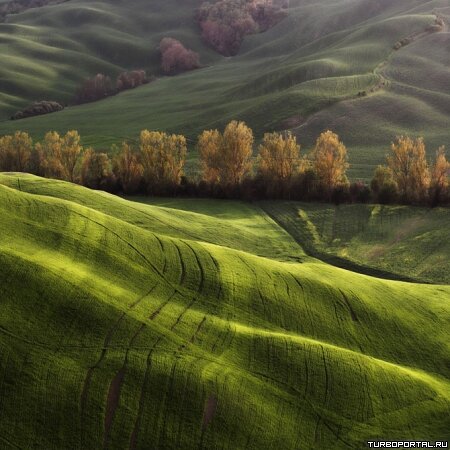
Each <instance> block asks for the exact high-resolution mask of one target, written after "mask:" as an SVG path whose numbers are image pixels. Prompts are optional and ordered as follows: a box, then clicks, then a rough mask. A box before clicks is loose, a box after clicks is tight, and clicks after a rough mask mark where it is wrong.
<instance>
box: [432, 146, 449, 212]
mask: <svg viewBox="0 0 450 450" xmlns="http://www.w3.org/2000/svg"><path fill="white" fill-rule="evenodd" d="M449 175H450V162H449V161H447V157H446V155H445V147H440V148H439V149H438V151H437V152H436V158H435V161H434V164H433V166H432V167H431V182H430V195H431V200H432V204H433V205H437V204H439V203H445V202H446V201H449V200H450V197H449V194H450V192H449Z"/></svg>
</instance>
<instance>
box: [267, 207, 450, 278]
mask: <svg viewBox="0 0 450 450" xmlns="http://www.w3.org/2000/svg"><path fill="white" fill-rule="evenodd" d="M262 207H263V209H264V210H266V211H267V212H268V213H269V214H270V215H271V217H273V218H274V220H276V221H277V222H278V223H279V224H280V225H281V226H282V227H283V228H285V229H286V230H287V231H288V232H289V233H290V234H291V235H292V236H293V237H294V238H295V239H296V240H297V241H298V242H302V243H303V247H304V249H305V250H306V251H307V252H308V254H311V255H314V256H317V257H318V258H320V259H323V260H325V261H327V262H330V263H331V264H336V265H338V266H341V267H346V268H349V269H350V270H357V271H362V272H363V273H369V274H374V275H378V276H381V277H387V278H393V279H395V278H396V277H398V278H404V279H406V280H418V281H425V282H432V283H447V284H448V283H450V275H449V274H450V272H449V262H448V255H449V254H450V248H449V242H450V236H449V228H448V224H449V223H450V214H449V210H448V208H435V209H429V208H418V207H408V206H380V205H340V206H331V205H320V204H317V205H315V204H308V203H294V202H289V203H288V202H284V203H283V202H279V203H275V202H266V203H263V204H262ZM377 271H378V272H377Z"/></svg>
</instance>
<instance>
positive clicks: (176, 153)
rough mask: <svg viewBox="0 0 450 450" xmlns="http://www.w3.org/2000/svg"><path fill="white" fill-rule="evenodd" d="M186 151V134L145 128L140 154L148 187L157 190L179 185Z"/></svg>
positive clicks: (150, 189) (141, 136) (141, 137)
mask: <svg viewBox="0 0 450 450" xmlns="http://www.w3.org/2000/svg"><path fill="white" fill-rule="evenodd" d="M186 153H187V145H186V138H185V137H184V136H181V135H175V134H173V135H169V134H167V133H162V132H159V131H148V130H143V131H142V132H141V135H140V156H141V163H142V166H143V177H144V181H145V183H146V185H147V189H148V190H149V191H155V190H159V189H161V190H165V189H168V188H174V187H176V186H178V185H179V184H180V182H181V177H182V176H183V168H184V164H185V162H186Z"/></svg>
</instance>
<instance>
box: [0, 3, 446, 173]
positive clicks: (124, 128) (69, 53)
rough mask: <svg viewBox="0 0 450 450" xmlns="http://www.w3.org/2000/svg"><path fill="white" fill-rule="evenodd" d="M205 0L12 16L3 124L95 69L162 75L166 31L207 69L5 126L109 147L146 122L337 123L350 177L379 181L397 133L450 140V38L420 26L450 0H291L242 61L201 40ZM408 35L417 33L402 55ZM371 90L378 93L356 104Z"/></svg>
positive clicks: (6, 34)
mask: <svg viewBox="0 0 450 450" xmlns="http://www.w3.org/2000/svg"><path fill="white" fill-rule="evenodd" d="M200 3H201V2H200V0H190V1H177V0H170V1H165V2H148V1H144V0H130V1H128V2H119V1H113V0H108V1H107V0H103V1H96V2H86V1H82V0H71V1H69V2H66V3H63V4H60V5H55V6H50V7H44V8H39V9H33V10H29V11H27V12H24V13H22V14H18V15H16V16H9V17H8V19H7V22H6V23H3V24H0V37H1V40H0V41H1V43H0V55H2V56H3V57H2V62H3V63H2V67H1V68H0V79H1V80H2V86H4V89H2V93H1V94H0V112H1V113H2V114H3V118H4V119H6V118H7V117H8V116H9V115H10V114H11V113H12V112H14V111H15V110H16V109H18V108H19V107H22V106H24V105H25V104H28V103H29V102H30V101H32V100H41V99H42V98H46V99H55V100H63V101H69V100H70V99H71V98H72V95H73V92H74V91H75V89H76V87H77V86H78V85H79V83H80V82H81V80H82V79H84V78H86V77H87V76H90V75H93V74H95V73H97V72H105V73H108V74H110V75H115V74H117V73H118V72H119V71H121V70H124V69H132V68H140V67H143V68H146V69H147V70H149V71H150V72H152V73H156V74H158V70H159V69H158V64H159V59H158V58H159V56H158V51H157V45H158V43H159V41H160V39H161V38H162V37H164V36H173V37H175V38H178V39H180V40H181V41H182V42H183V43H185V44H186V45H187V46H189V47H190V48H192V49H194V50H195V51H197V52H199V53H200V55H201V61H202V63H203V65H204V66H205V67H204V68H203V69H200V70H197V71H195V72H192V73H189V74H185V75H181V76H177V77H172V78H167V77H163V78H161V79H159V80H158V81H156V82H154V83H152V84H150V85H147V86H145V87H142V88H139V89H137V90H134V91H129V92H124V93H121V94H120V95H118V96H116V97H113V98H109V99H107V100H104V101H101V102H97V103H94V104H89V105H84V106H80V107H70V108H67V109H66V110H65V111H62V112H60V113H57V114H53V115H51V116H45V117H38V118H32V119H27V120H23V121H20V122H13V123H10V122H7V121H4V122H2V123H0V134H3V133H7V132H11V131H13V130H14V129H16V128H22V129H24V130H27V131H29V132H31V133H32V134H33V136H35V137H36V138H40V137H42V135H43V133H44V132H45V131H47V130H48V129H56V130H58V131H61V132H63V131H66V130H67V129H72V128H76V129H78V130H79V131H80V132H81V134H82V135H83V136H84V139H85V143H86V144H92V145H94V146H96V147H97V148H105V147H108V146H109V145H110V144H112V143H117V142H118V141H120V140H122V139H124V138H130V137H131V138H133V137H136V136H137V134H138V132H139V130H141V129H142V128H153V129H163V130H169V131H176V132H181V133H184V134H187V135H188V137H189V138H190V139H192V140H193V139H195V137H196V135H197V134H198V133H199V131H200V130H201V129H203V128H208V127H216V126H222V125H223V124H224V123H226V122H227V121H229V120H230V119H232V118H240V119H244V120H246V121H248V122H249V124H250V125H251V126H252V127H253V128H254V129H255V131H256V132H257V134H258V135H261V133H262V132H264V131H267V130H272V129H285V128H294V129H295V131H296V133H298V135H299V138H300V141H301V142H302V143H303V144H304V146H305V147H306V148H307V147H309V146H310V145H311V144H312V142H313V140H314V138H315V137H316V136H317V134H318V133H319V132H320V131H322V130H323V129H325V128H334V129H336V130H337V131H338V132H340V133H341V134H342V136H343V138H344V140H345V141H346V142H348V144H349V147H350V156H351V160H352V162H353V164H354V165H353V167H352V172H351V175H352V177H353V178H357V177H362V178H367V177H369V175H370V173H371V172H372V169H373V167H374V165H376V164H377V163H379V162H380V161H381V160H382V158H383V157H384V154H385V151H386V149H385V146H386V145H387V144H388V143H389V142H390V140H391V139H393V137H394V136H395V135H396V134H399V133H407V132H408V133H411V134H417V133H421V134H425V136H426V137H427V139H428V140H429V141H430V143H431V144H432V146H437V145H438V144H448V139H449V135H448V129H449V128H450V127H449V125H450V122H449V119H448V117H449V114H448V103H449V102H448V101H446V97H445V96H446V95H447V94H446V92H447V91H448V89H446V88H447V87H448V86H447V84H448V77H447V76H446V74H447V72H448V70H447V64H446V63H445V61H446V60H445V58H446V55H445V48H446V47H447V44H448V42H449V36H450V34H449V33H447V32H446V31H447V29H446V28H445V29H444V30H443V31H442V32H440V33H436V34H431V35H430V34H426V33H425V34H423V33H422V32H423V31H424V30H425V29H426V28H427V26H429V25H430V24H432V23H433V22H434V20H435V17H436V14H438V15H440V16H442V17H445V18H446V19H448V16H449V11H450V0H434V1H431V2H424V1H423V0H414V1H411V0H399V1H396V2H391V1H387V0H383V1H378V2H373V1H372V0H357V1H350V0H339V1H337V2H331V1H330V0H321V1H320V2H310V1H306V0H291V1H290V7H289V15H288V17H287V18H286V19H284V20H283V21H282V22H281V23H279V24H278V25H277V26H275V27H274V28H273V29H271V30H269V31H268V32H266V33H263V34H259V35H253V36H249V37H247V38H246V39H245V41H244V45H243V47H242V48H241V51H240V52H239V54H238V55H237V56H236V57H233V58H225V57H221V56H219V55H217V54H215V53H214V52H213V51H212V50H211V49H209V48H208V47H207V46H206V45H205V44H204V43H203V42H202V41H201V39H200V37H199V30H198V29H197V27H196V25H195V20H194V15H195V10H196V8H197V7H198V5H199V4H200ZM174 11H176V14H174ZM408 36H414V37H415V38H416V39H415V40H414V42H413V43H411V44H410V45H409V46H406V47H404V48H402V49H400V50H398V51H397V52H395V54H394V52H393V50H392V47H393V46H394V44H395V43H396V42H398V41H399V40H401V39H403V38H405V37H408ZM75 61H76V63H75ZM410 67H414V70H413V71H412V70H410ZM431 68H432V71H433V76H428V75H426V74H428V73H429V72H430V70H431ZM424 74H425V76H424ZM372 90H373V91H374V92H373V93H371V91H372ZM361 91H366V92H368V93H369V95H368V96H367V97H364V98H357V94H358V92H361ZM316 114H317V115H316ZM124 117H126V120H123V118H124ZM368 136H370V139H368Z"/></svg>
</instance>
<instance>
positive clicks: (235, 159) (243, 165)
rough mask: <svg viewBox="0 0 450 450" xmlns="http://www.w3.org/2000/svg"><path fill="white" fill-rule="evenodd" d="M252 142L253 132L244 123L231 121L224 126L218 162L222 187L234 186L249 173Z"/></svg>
mask: <svg viewBox="0 0 450 450" xmlns="http://www.w3.org/2000/svg"><path fill="white" fill-rule="evenodd" d="M253 141H254V138H253V132H252V130H251V128H249V127H248V126H247V125H246V124H245V123H244V122H238V121H236V120H233V121H231V122H230V123H229V124H228V125H227V126H226V128H225V131H224V132H223V141H222V148H221V151H220V157H219V161H218V169H219V179H220V183H221V184H222V185H224V186H227V185H231V186H236V185H238V184H239V183H240V182H241V181H242V180H243V179H244V177H245V176H246V175H247V174H248V173H249V172H250V170H251V168H252V162H251V157H252V154H253Z"/></svg>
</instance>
